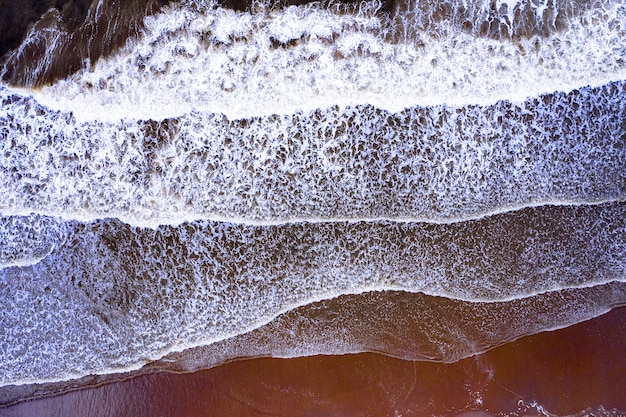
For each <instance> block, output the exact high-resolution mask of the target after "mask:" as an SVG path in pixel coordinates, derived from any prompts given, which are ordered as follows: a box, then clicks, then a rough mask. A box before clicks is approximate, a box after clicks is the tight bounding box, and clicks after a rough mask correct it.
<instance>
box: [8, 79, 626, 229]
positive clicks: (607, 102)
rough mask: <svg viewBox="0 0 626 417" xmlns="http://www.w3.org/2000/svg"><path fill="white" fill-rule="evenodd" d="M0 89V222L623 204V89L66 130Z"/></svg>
mask: <svg viewBox="0 0 626 417" xmlns="http://www.w3.org/2000/svg"><path fill="white" fill-rule="evenodd" d="M0 92H1V93H2V102H3V108H4V109H5V111H6V114H5V115H3V116H0V118H1V119H2V121H3V123H2V124H1V125H0V129H1V132H2V134H3V135H4V137H5V138H6V140H5V141H4V142H3V143H2V145H1V146H2V148H1V149H0V167H1V168H2V169H3V172H4V173H5V175H3V176H0V195H1V196H2V198H0V213H3V214H4V215H24V214H28V213H39V214H46V215H52V216H60V217H63V218H66V219H77V220H81V221H90V220H94V219H101V218H105V217H115V218H119V219H122V220H123V221H124V222H127V223H129V224H134V225H144V226H151V227H156V226H158V225H159V224H180V223H182V222H185V221H194V220H198V219H211V220H223V221H231V222H243V223H249V224H279V223H285V222H294V221H300V220H306V221H329V220H330V221H332V220H335V221H337V220H342V219H349V220H364V219H394V220H396V219H398V220H405V221H427V222H454V221H461V220H466V219H471V218H477V217H481V216H484V215H489V214H492V213H497V212H502V211H506V210H513V209H519V208H522V207H526V206H533V205H540V204H584V203H599V202H604V201H619V200H622V199H624V197H625V196H626V147H624V146H623V131H624V127H623V123H624V118H625V117H626V115H625V114H624V112H625V111H626V109H625V108H624V106H623V102H624V100H626V90H625V84H624V83H623V82H616V83H610V84H608V85H606V86H603V87H599V88H584V89H580V90H575V91H573V92H571V93H570V94H562V93H560V94H557V93H555V94H552V95H549V96H544V97H541V98H538V99H530V100H527V101H526V102H524V103H523V104H521V105H513V104H511V103H509V102H499V103H497V104H495V105H493V106H486V107H479V106H467V107H461V108H455V107H447V106H436V107H431V108H421V107H414V108H412V109H408V110H405V111H403V112H401V113H397V114H390V113H388V112H386V111H381V110H379V109H376V108H373V107H371V106H357V107H347V108H340V107H338V106H334V107H332V108H328V109H324V110H316V111H313V112H309V113H300V112H298V113H295V114H294V115H289V116H269V117H259V118H252V119H246V120H237V121H230V120H228V119H226V118H225V117H223V116H217V115H214V114H212V113H192V114H189V115H186V116H184V117H181V118H177V119H166V120H164V121H133V120H125V121H121V122H117V123H113V124H109V123H103V122H92V123H85V124H81V123H78V122H77V121H76V120H75V118H74V116H73V115H72V114H70V113H62V112H53V111H50V110H47V109H46V108H44V107H42V106H40V105H39V104H37V103H36V102H34V101H33V100H32V99H30V98H27V97H23V96H19V95H14V94H11V93H10V92H9V91H8V90H0Z"/></svg>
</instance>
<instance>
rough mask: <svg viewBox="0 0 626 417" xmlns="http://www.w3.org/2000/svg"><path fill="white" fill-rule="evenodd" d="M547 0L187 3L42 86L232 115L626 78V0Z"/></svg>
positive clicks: (162, 109) (394, 103) (52, 94)
mask: <svg viewBox="0 0 626 417" xmlns="http://www.w3.org/2000/svg"><path fill="white" fill-rule="evenodd" d="M548 3H550V4H551V3H552V2H546V3H545V5H544V6H538V5H536V4H534V3H533V2H530V1H523V2H519V3H518V4H512V5H508V6H507V4H506V3H505V2H502V3H501V4H500V5H499V6H498V9H497V10H493V9H492V6H491V5H490V4H489V3H488V2H485V3H484V4H480V3H478V4H476V5H472V6H469V7H468V6H467V2H454V1H453V2H450V3H444V4H442V5H436V4H429V3H424V4H422V3H421V2H416V3H413V2H410V3H408V4H405V5H403V7H402V8H401V9H400V8H399V9H398V10H397V12H396V14H394V15H393V18H392V17H390V16H389V15H387V14H385V15H382V16H380V15H377V13H376V12H377V10H378V9H379V8H380V7H381V6H382V5H381V4H379V3H377V2H363V3H361V4H360V5H359V6H358V7H355V9H354V10H352V12H348V13H337V12H333V7H328V8H317V7H309V6H300V7H295V6H292V7H288V8H286V9H281V10H272V9H269V10H268V9H265V7H263V5H262V4H261V3H259V4H258V5H257V8H260V10H259V11H257V12H253V13H235V12H234V11H232V10H228V9H223V8H220V7H216V5H214V4H212V3H211V2H209V3H208V4H201V2H192V3H191V4H185V3H182V4H181V5H176V6H172V7H171V8H170V9H167V10H166V11H165V12H163V13H160V14H157V15H154V16H149V17H147V18H146V19H145V22H144V24H145V29H144V30H143V33H142V36H140V37H139V38H138V39H137V41H130V42H129V44H128V45H127V47H126V48H124V49H122V50H120V51H119V52H118V53H117V54H116V55H115V56H112V57H110V58H108V59H106V60H100V61H98V63H96V64H95V67H94V68H93V69H89V70H85V71H81V72H79V73H77V74H76V75H75V76H73V77H72V78H71V79H70V80H67V81H60V82H57V83H56V84H55V85H53V86H51V87H48V88H45V89H44V90H43V91H42V92H41V93H38V94H36V98H37V100H38V101H40V102H41V103H43V104H45V105H47V106H49V107H52V108H55V109H61V110H66V111H73V112H74V114H75V115H76V117H78V118H79V119H88V120H91V119H95V120H117V119H121V118H126V117H131V118H140V119H149V118H152V119H163V118H168V117H180V116H182V115H183V114H186V113H190V112H192V111H200V112H212V113H223V114H226V115H227V116H228V117H229V118H231V119H233V118H248V117H253V116H266V115H269V114H274V113H278V114H292V113H293V112H295V111H298V110H301V111H310V110H312V109H317V108H326V107H330V106H333V105H339V106H341V107H345V106H348V105H359V104H370V105H373V106H375V107H378V108H381V109H385V110H387V111H391V112H396V111H400V110H402V109H404V108H408V107H413V106H415V105H438V104H443V103H446V104H452V105H467V104H483V105H484V104H487V103H493V102H494V101H496V100H504V99H508V100H513V101H516V102H521V101H523V100H524V99H526V98H527V97H531V96H537V95H539V94H542V93H551V92H553V91H559V90H563V91H571V90H572V89H574V88H580V87H583V86H586V85H593V86H598V85H601V84H605V83H607V82H609V81H614V80H621V79H624V75H625V74H626V62H625V61H624V55H625V53H626V49H625V47H624V43H623V42H622V40H623V38H624V33H625V31H626V24H625V22H624V14H625V9H624V5H623V3H621V2H614V3H613V2H605V3H598V4H597V5H596V7H594V8H591V9H590V10H589V9H587V7H580V5H579V6H578V7H577V5H576V4H575V3H574V4H570V3H569V2H562V4H561V2H556V3H555V4H551V5H552V8H553V9H556V10H553V13H555V16H554V17H553V18H549V16H550V13H548V12H546V10H545V7H548ZM337 9H341V7H340V6H337ZM485 24H486V25H487V26H489V27H491V26H496V27H497V28H493V29H490V28H486V27H485ZM520 27H522V28H526V30H525V31H524V30H522V29H519V28H520ZM550 27H552V29H546V28H550ZM546 31H547V32H548V33H544V32H546ZM509 32H510V33H509ZM526 32H529V33H526ZM533 32H534V33H533ZM521 33H524V35H525V36H520V34H521ZM481 34H482V35H484V36H481ZM489 35H491V36H489ZM496 35H497V36H496ZM543 35H548V36H543ZM267 103H271V105H270V106H268V104H267Z"/></svg>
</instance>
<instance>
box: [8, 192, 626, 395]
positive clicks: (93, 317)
mask: <svg viewBox="0 0 626 417" xmlns="http://www.w3.org/2000/svg"><path fill="white" fill-rule="evenodd" d="M625 209H626V205H624V204H623V203H622V204H610V205H602V206H583V207H543V208H538V209H527V210H524V211H521V212H516V213H510V214H505V215H500V216H493V217H489V218H486V219H483V220H481V221H472V222H465V223H460V224H452V225H429V224H417V223H330V224H328V223H321V224H310V223H303V224H293V225H282V226H275V227H252V226H245V225H233V224H228V223H213V222H197V223H192V224H183V225H180V226H178V227H160V228H158V229H156V230H151V229H140V228H132V227H129V226H128V225H125V224H123V223H120V222H116V221H99V222H95V223H90V224H80V223H75V222H73V223H71V224H68V225H66V227H67V229H68V231H67V238H66V243H65V245H63V247H61V248H59V249H57V250H55V251H54V252H53V253H51V254H50V255H48V256H47V257H46V258H45V259H43V260H42V261H41V262H39V263H37V264H36V265H32V266H28V267H22V268H17V267H9V268H4V269H2V270H0V274H1V275H0V276H1V279H2V282H3V286H2V287H1V288H0V291H1V293H0V325H1V326H2V328H4V329H7V333H6V337H5V338H4V339H2V340H1V341H0V342H1V343H2V346H1V347H2V349H0V352H1V354H2V355H3V356H2V358H1V359H2V360H0V364H3V366H4V367H3V368H2V372H0V374H1V375H3V380H2V384H11V383H31V382H36V381H43V380H54V379H57V380H58V379H66V378H70V377H78V376H82V375H86V374H89V373H110V372H116V371H120V370H122V369H127V368H137V367H139V366H141V365H143V364H145V363H146V362H149V361H151V360H154V359H158V358H160V357H162V356H163V355H165V354H167V353H169V352H171V351H176V350H182V349H184V348H187V347H193V346H198V345H205V344H210V343H214V342H217V341H220V340H223V339H226V338H228V337H232V336H234V335H237V334H240V333H243V332H247V331H249V330H251V329H254V328H257V327H259V326H261V325H263V324H266V323H268V322H269V321H271V320H272V319H273V318H275V317H276V316H277V315H279V314H281V313H283V312H285V311H288V310H291V309H293V308H296V307H298V306H301V305H304V304H308V303H311V302H314V301H319V300H322V299H328V298H333V297H337V296H339V295H342V294H354V293H361V292H365V291H381V290H390V289H391V290H403V291H409V292H423V293H425V294H430V295H437V296H441V297H447V298H454V299H458V300H462V301H470V302H504V303H506V302H512V301H513V302H514V301H515V300H520V299H525V298H528V297H532V296H536V295H538V294H542V293H546V292H550V291H554V292H557V293H558V291H562V290H564V289H571V288H579V289H584V288H593V287H595V286H597V285H600V284H605V283H610V282H625V281H626V266H625V265H624V262H623V260H624V259H625V257H626V242H625V241H624V239H625V238H626V224H625V223H624V222H625V219H626V214H625V213H624V210H625ZM616 285H617V287H616V288H617V289H615V291H613V290H611V291H613V292H611V291H609V293H607V294H605V295H606V297H604V298H603V297H600V298H599V300H600V301H588V303H589V304H588V305H587V307H588V308H589V310H588V311H595V312H596V313H593V314H598V313H597V311H599V310H602V309H606V308H608V307H610V306H613V305H616V304H619V303H620V302H623V301H624V298H623V291H622V290H623V285H622V284H616ZM620 291H621V292H620ZM610 294H613V295H610ZM557 298H558V296H557ZM581 302H583V303H584V300H583V301H581ZM531 304H532V303H531ZM562 307H563V306H561V305H559V306H558V308H562ZM529 308H530V306H529ZM577 310H578V308H577ZM586 311H587V310H586ZM520 314H521V313H520ZM528 314H529V315H528V316H524V317H528V318H529V319H532V320H534V319H535V318H536V317H534V316H533V315H532V312H529V313H528ZM520 317H521V316H520ZM546 317H548V316H546ZM555 317H556V316H555ZM567 317H569V319H571V320H572V321H575V320H576V319H575V317H579V316H576V315H575V314H568V315H567ZM565 322H566V321H558V322H551V323H547V324H545V326H544V327H546V328H551V327H554V326H557V325H560V324H562V323H565ZM502 334H503V335H505V333H502ZM503 337H504V336H503ZM497 338H498V335H497V334H494V336H493V340H497ZM461 350H462V349H461ZM50 356H53V357H55V361H53V363H51V362H50V361H49V357H50Z"/></svg>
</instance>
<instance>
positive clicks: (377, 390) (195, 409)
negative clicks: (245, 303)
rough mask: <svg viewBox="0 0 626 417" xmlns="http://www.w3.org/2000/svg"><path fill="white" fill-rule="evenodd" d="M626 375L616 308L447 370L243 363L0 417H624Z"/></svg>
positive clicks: (112, 387)
mask: <svg viewBox="0 0 626 417" xmlns="http://www.w3.org/2000/svg"><path fill="white" fill-rule="evenodd" d="M625 375H626V308H619V309H616V310H613V311H612V312H610V313H608V314H606V315H604V316H601V317H598V318H596V319H593V320H590V321H587V322H585V323H581V324H578V325H575V326H572V327H569V328H566V329H562V330H558V331H554V332H546V333H542V334H538V335H534V336H530V337H526V338H523V339H521V340H518V341H516V342H514V343H510V344H507V345H505V346H502V347H500V348H497V349H494V350H492V351H490V352H487V353H486V354H483V355H479V356H476V357H473V358H469V359H465V360H462V361H460V362H457V363H454V364H437V363H428V362H410V361H403V360H399V359H393V358H389V357H385V356H381V355H377V354H371V353H370V354H359V355H345V356H317V357H308V358H297V359H269V358H265V359H252V360H245V361H238V362H233V363H230V364H226V365H222V366H219V367H217V368H213V369H209V370H205V371H200V372H196V373H193V374H187V375H176V374H167V373H159V374H151V375H144V376H141V377H138V378H134V379H131V380H128V381H125V382H118V383H112V384H108V385H105V386H102V387H98V388H91V389H85V390H82V391H75V392H71V393H68V394H65V395H61V396H58V397H53V398H47V399H41V400H36V401H31V402H25V403H21V404H18V405H15V406H12V407H8V408H4V409H0V415H1V416H3V417H4V416H6V417H9V416H175V417H184V416H268V415H281V416H396V415H398V416H399V415H402V416H426V415H432V414H438V415H455V414H457V413H461V412H465V411H468V410H483V411H487V412H490V413H493V414H496V413H499V412H515V413H516V414H519V415H523V414H527V413H536V412H537V411H538V410H536V409H533V408H532V407H530V406H529V405H530V404H531V403H532V401H533V400H536V402H537V403H539V404H540V405H542V406H543V407H544V408H545V409H546V410H547V411H549V412H551V413H556V414H559V415H563V414H570V413H578V412H581V411H583V410H585V409H588V408H591V409H593V410H594V411H597V410H598V409H600V410H601V408H600V407H604V409H606V410H610V409H613V408H616V409H617V410H618V415H626V396H625V395H624V393H626V377H625ZM520 400H523V402H519V401H520ZM524 403H525V404H526V406H525V405H524ZM539 411H540V410H539ZM463 415H464V416H467V417H469V416H475V417H478V416H484V415H486V414H485V413H464V414H463Z"/></svg>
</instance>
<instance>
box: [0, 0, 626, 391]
mask: <svg viewBox="0 0 626 417" xmlns="http://www.w3.org/2000/svg"><path fill="white" fill-rule="evenodd" d="M98 4H100V3H98ZM98 7H99V6H98ZM98 7H97V6H96V5H94V6H92V7H91V9H90V11H89V13H88V15H87V18H86V19H87V25H88V22H89V19H92V20H93V19H95V20H94V21H99V20H98V19H100V20H101V19H102V16H104V14H103V13H104V12H101V11H100V9H99V8H98ZM102 7H104V6H102ZM127 20H128V19H127ZM131 20H132V19H131ZM115 28H116V25H115V22H113V23H111V26H110V29H111V31H115V30H116V29H115ZM107 30H108V29H107ZM94 33H98V32H97V30H96V32H94ZM107 33H108V32H107ZM74 41H75V37H74V35H72V34H71V33H70V32H68V30H67V28H66V26H64V23H63V18H62V14H61V13H59V12H58V11H56V10H52V11H50V12H48V13H47V14H46V15H45V16H44V17H43V18H42V19H41V21H40V22H39V23H37V24H36V25H34V26H33V28H32V29H31V30H30V32H28V34H27V35H26V38H25V39H24V41H23V42H22V44H21V45H20V46H19V47H17V49H15V50H13V51H12V52H9V53H7V55H6V56H5V57H4V59H3V67H2V70H1V73H0V74H1V75H2V78H3V79H4V80H5V81H4V83H3V84H1V85H0V101H1V102H2V107H1V108H0V139H1V142H0V196H1V197H0V216H1V217H0V231H1V232H0V268H1V269H0V280H1V281H0V282H1V283H2V284H1V285H0V328H1V329H2V332H1V333H0V384H2V385H11V384H31V383H36V382H44V381H65V380H68V379H71V378H78V377H82V376H85V375H89V374H108V373H114V372H119V371H123V370H129V369H137V368H139V367H141V366H143V365H145V364H147V363H152V362H153V361H157V360H159V359H162V358H163V360H162V361H160V362H157V363H156V365H155V364H154V363H152V366H155V367H164V368H169V369H185V370H189V369H197V368H201V367H207V366H213V365H216V364H219V363H222V362H224V361H227V360H230V359H232V358H236V357H243V356H263V355H274V356H284V357H290V356H299V355H310V354H316V353H331V354H332V353H346V352H360V351H377V352H383V353H386V354H389V355H393V356H397V357H402V358H409V359H426V360H434V361H444V362H449V361H455V360H458V359H460V358H463V357H467V356H470V355H473V354H476V353H479V352H483V351H485V350H487V349H490V348H492V347H495V346H498V345H501V344H503V343H506V342H509V341H511V340H514V339H517V338H519V337H521V336H524V335H528V334H533V333H537V332H540V331H543V330H550V329H555V328H559V327H564V326H568V325H571V324H574V323H577V322H580V321H582V320H586V319H588V318H591V317H595V316H597V315H600V314H603V313H605V312H607V311H608V310H610V309H611V308H613V307H615V306H618V305H623V304H626V203H625V202H624V200H625V199H626V5H625V4H624V3H623V2H620V1H596V2H586V1H563V0H558V1H550V2H548V1H546V2H543V3H542V2H539V1H519V2H504V1H497V2H480V0H474V2H473V3H470V2H467V1H464V2H460V1H459V2H455V1H451V2H439V1H437V2H419V3H413V2H406V3H377V2H362V3H358V4H357V3H354V4H352V3H325V4H318V3H312V4H307V5H299V6H297V5H292V6H289V7H281V6H280V5H277V4H269V3H253V4H251V5H249V7H248V8H247V9H246V10H245V11H235V10H233V9H229V8H227V7H225V6H223V5H219V4H217V3H211V2H199V1H182V2H179V3H176V4H171V5H170V6H167V7H164V8H163V9H161V10H160V11H158V12H157V13H155V14H151V15H149V16H147V17H145V19H144V20H143V25H141V29H138V33H137V35H136V36H131V37H129V38H128V39H127V40H126V42H125V44H124V45H122V46H120V47H119V48H118V49H117V50H115V51H114V52H113V53H112V54H110V55H107V56H103V57H101V58H100V59H96V58H97V57H91V55H89V56H86V57H85V58H93V59H87V60H85V62H84V65H83V67H82V69H80V70H78V71H76V72H74V73H72V74H70V75H68V76H67V77H61V78H60V79H58V80H56V81H54V82H52V83H49V84H45V83H43V81H48V80H50V79H52V78H54V77H52V76H51V75H50V74H51V71H53V70H54V69H55V68H57V67H58V61H59V60H60V59H61V58H60V57H62V56H63V53H62V52H63V51H64V50H66V49H67V48H68V45H72V43H71V42H74ZM37 48H39V49H37ZM33 51H35V52H33ZM37 51H39V52H38V53H36V52H37ZM33 56H35V57H36V59H35V58H33ZM27 58H28V59H27ZM24 62H26V64H24ZM33 87H36V88H35V89H31V88H33ZM416 334H420V335H422V336H420V337H419V338H417V339H416V338H415V335H416ZM408 335H410V336H408ZM186 348H197V349H193V350H189V351H183V350H184V349H186ZM51 358H54V360H51Z"/></svg>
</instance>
